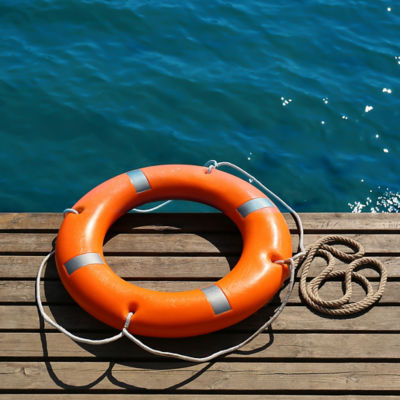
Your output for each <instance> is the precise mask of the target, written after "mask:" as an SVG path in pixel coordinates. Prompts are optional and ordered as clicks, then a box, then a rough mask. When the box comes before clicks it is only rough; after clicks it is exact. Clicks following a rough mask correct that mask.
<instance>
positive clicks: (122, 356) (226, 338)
mask: <svg viewBox="0 0 400 400" xmlns="http://www.w3.org/2000/svg"><path fill="white" fill-rule="evenodd" d="M90 336H91V337H92V338H96V339H99V338H102V337H104V335H102V334H92V335H90ZM207 336H208V337H199V338H186V339H168V340H158V339H149V338H147V339H144V340H145V342H146V343H150V344H152V345H154V346H156V347H157V348H160V349H162V350H169V351H175V352H183V353H185V354H192V355H198V356H200V355H206V354H209V353H211V352H213V351H217V350H221V349H223V348H225V347H226V346H227V345H228V344H229V345H231V344H236V343H240V341H242V340H244V339H245V338H246V337H247V334H246V333H237V332H231V333H214V334H212V335H207ZM44 340H45V342H44V343H43V337H41V335H40V334H39V333H38V332H12V333H11V332H2V333H0V354H1V356H2V357H4V358H8V359H11V358H19V359H21V358H24V357H25V358H27V357H29V358H35V359H39V358H42V357H44V351H46V356H47V357H50V358H53V359H60V358H64V359H76V358H79V359H80V360H81V359H84V358H87V359H101V360H105V359H107V360H109V361H112V360H114V361H117V360H149V359H155V358H157V357H155V356H151V355H149V354H148V353H147V352H144V350H141V349H140V348H138V347H136V346H135V345H133V344H131V343H129V341H128V340H127V339H125V338H124V339H121V340H118V341H117V342H114V343H110V344H107V345H104V346H90V345H87V346H86V345H82V344H79V343H76V342H74V341H73V340H71V339H70V338H68V337H67V336H65V335H63V334H62V333H59V332H47V333H46V334H45V338H44ZM44 344H45V347H44ZM226 358H235V359H237V358H238V359H242V360H255V359H257V360H261V359H268V360H282V359H296V360H297V361H299V360H301V359H302V360H311V359H314V360H320V359H323V360H338V359H339V360H344V359H346V360H350V361H351V360H352V359H357V360H367V361H368V360H370V359H374V360H375V361H376V360H384V361H385V360H387V359H400V342H399V335H398V334H397V333H393V334H392V333H386V334H385V333H359V334H355V333H282V332H280V333H273V334H272V336H271V335H270V334H269V333H263V334H261V335H259V336H258V337H257V338H256V339H254V340H253V341H252V342H250V343H249V344H248V345H246V346H245V347H243V349H242V350H240V351H237V352H235V353H233V354H229V355H228V356H226Z"/></svg>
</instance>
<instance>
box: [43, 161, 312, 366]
mask: <svg viewBox="0 0 400 400" xmlns="http://www.w3.org/2000/svg"><path fill="white" fill-rule="evenodd" d="M205 166H206V167H208V171H207V172H208V173H211V172H212V169H214V168H218V167H221V166H227V167H230V168H233V169H236V170H237V171H239V172H240V173H242V174H243V175H245V176H246V177H247V178H248V179H250V180H251V181H252V182H255V183H256V184H257V185H258V186H260V187H261V188H262V189H263V190H264V191H265V192H267V193H268V194H269V195H271V196H272V197H274V198H275V199H276V200H278V201H279V202H280V203H281V204H282V205H283V206H284V207H286V208H287V210H288V211H289V212H290V213H291V214H292V216H293V217H294V219H295V220H296V223H297V226H298V231H299V249H300V251H301V252H300V253H297V254H296V255H294V256H293V257H291V258H288V259H287V260H278V261H275V263H278V264H288V265H289V270H290V280H289V285H288V290H287V292H286V295H285V298H284V299H283V301H282V303H281V305H280V306H279V307H278V308H277V309H276V311H275V312H274V314H273V315H272V316H271V317H270V318H269V319H268V321H266V322H265V323H264V324H263V325H262V326H261V327H259V328H258V329H257V330H256V331H255V332H254V333H253V334H251V335H250V336H249V337H248V338H247V339H245V340H243V341H242V342H240V343H239V344H237V345H235V346H231V347H228V348H226V349H223V350H219V351H216V352H215V353H212V354H210V355H208V356H205V357H192V356H188V355H185V354H180V353H173V352H168V351H162V350H158V349H155V348H153V347H150V346H148V345H146V344H145V343H143V342H142V341H141V340H140V339H139V338H137V337H136V336H134V335H133V334H131V333H130V332H128V326H129V324H130V321H131V318H132V316H133V315H134V314H133V313H132V312H130V313H128V315H127V317H126V321H125V324H124V327H123V328H122V331H121V332H120V333H118V334H117V335H115V336H111V337H109V338H105V339H98V340H93V339H88V338H83V337H80V336H77V335H74V334H73V333H71V332H69V331H67V330H66V329H65V328H63V327H62V326H61V325H59V324H58V323H57V322H55V321H53V320H52V319H51V318H50V317H49V316H48V315H47V314H46V313H45V311H44V309H43V305H42V300H41V293H40V279H41V275H42V270H43V268H44V266H45V264H46V263H47V261H48V260H49V258H50V257H51V256H52V255H53V254H54V253H55V251H54V250H53V251H51V252H50V253H49V254H48V255H47V256H46V257H45V258H44V259H43V261H42V263H41V265H40V268H39V271H38V274H37V277H36V300H37V304H38V308H39V311H40V314H41V315H42V317H43V319H44V320H45V321H47V322H48V323H49V324H51V325H52V326H54V327H55V328H56V329H58V330H59V331H60V332H62V333H64V334H65V335H67V336H68V337H70V338H71V339H73V340H75V341H76V342H81V343H86V344H94V345H99V344H106V343H110V342H114V341H115V340H118V339H120V338H121V337H122V336H126V337H127V338H128V339H130V340H131V341H132V342H134V343H135V344H136V345H137V346H139V347H140V348H142V349H143V350H145V351H147V352H149V353H151V354H153V355H156V356H161V357H172V358H177V359H180V360H184V361H189V362H208V361H211V360H213V359H215V358H217V357H220V356H223V355H225V354H228V353H232V352H234V351H236V350H239V349H240V348H241V347H243V346H245V345H246V344H247V343H249V342H250V341H252V340H253V339H254V338H255V337H256V336H258V335H259V334H260V333H261V332H263V331H264V330H265V329H266V328H268V327H269V326H270V325H271V324H272V323H273V322H274V321H275V320H276V318H278V316H279V314H280V313H281V312H282V311H283V309H284V308H285V306H286V304H287V302H288V301H289V298H290V295H291V293H292V291H293V287H294V281H295V264H294V260H295V259H297V258H298V257H300V256H302V255H303V254H304V253H305V250H304V231H303V224H302V222H301V219H300V216H299V215H298V214H297V213H296V211H294V210H293V209H292V208H291V207H290V206H289V205H288V204H287V203H286V202H284V201H283V200H282V199H281V198H280V197H279V196H277V195H276V194H275V193H274V192H272V191H271V190H270V189H268V188H267V187H266V186H264V185H263V184H262V183H261V182H260V181H259V180H257V179H256V178H255V177H254V176H252V175H250V174H249V173H248V172H246V171H245V170H243V169H242V168H240V167H238V166H237V165H235V164H232V163H230V162H227V161H222V162H217V161H215V160H211V161H208V162H207V163H206V164H205ZM171 201H172V200H167V201H165V202H164V203H161V204H159V205H158V206H155V207H152V208H150V209H137V208H133V209H132V211H135V212H140V213H146V212H151V211H155V210H157V209H159V208H161V207H164V206H165V205H167V204H168V203H170V202H171ZM68 212H73V213H75V214H77V213H79V212H78V211H76V210H74V209H72V208H67V209H66V210H64V216H65V214H66V213H68Z"/></svg>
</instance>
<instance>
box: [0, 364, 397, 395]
mask: <svg viewBox="0 0 400 400" xmlns="http://www.w3.org/2000/svg"><path fill="white" fill-rule="evenodd" d="M51 369H52V373H53V374H54V375H55V376H56V377H57V381H55V380H54V379H52V378H51V376H50V375H49V373H48V370H47V368H46V365H45V363H43V362H37V361H26V362H20V361H18V362H12V361H4V362H1V363H0V375H1V376H2V380H1V381H0V390H7V389H13V388H15V387H19V388H20V389H29V390H51V389H53V390H54V389H60V388H62V387H64V388H69V389H74V388H75V389H87V390H93V389H103V390H107V389H108V390H110V389H112V390H115V391H125V390H126V389H127V388H130V389H133V390H145V389H150V390H176V391H179V390H205V389H206V390H209V391H221V390H224V391H229V390H231V391H233V390H236V391H239V390H246V389H248V387H249V377H251V389H252V390H253V391H260V390H269V391H274V390H293V389H294V388H295V389H296V390H297V391H301V390H319V391H335V390H343V389H344V388H345V389H346V390H347V391H350V390H354V391H359V390H364V391H366V390H382V391H383V390H392V391H393V390H396V391H399V390H400V364H394V363H384V362H377V363H365V362H358V363H351V362H346V363H345V364H343V363H333V362H330V363H323V362H320V363H318V365H316V364H314V363H310V362H304V363H288V362H274V363H269V364H267V365H265V364H264V363H249V362H246V363H244V362H235V363H232V362H226V361H221V362H218V363H214V364H213V363H211V364H205V365H204V364H198V365H187V364H184V363H179V362H171V363H167V364H165V365H163V367H162V368H160V364H159V363H151V362H134V363H133V362H127V363H123V364H119V363H116V364H114V363H108V362H96V363H93V362H79V363H70V362H62V361H60V362H57V361H54V362H51ZM317 371H318V372H317Z"/></svg>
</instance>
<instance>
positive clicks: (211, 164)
mask: <svg viewBox="0 0 400 400" xmlns="http://www.w3.org/2000/svg"><path fill="white" fill-rule="evenodd" d="M204 166H205V167H208V171H207V172H208V173H211V172H212V170H213V169H214V168H218V167H224V166H226V167H230V168H233V169H235V170H236V171H239V172H240V173H241V174H243V175H244V176H246V177H247V178H248V179H249V180H250V182H251V183H253V182H255V183H256V184H257V185H258V186H259V187H260V188H261V189H263V190H264V191H265V192H267V193H268V194H269V195H270V196H272V197H273V198H274V199H275V200H277V201H279V202H280V203H281V204H282V205H283V206H284V207H285V208H286V209H287V210H288V211H289V212H290V214H291V215H292V216H293V218H294V219H295V221H296V224H297V227H298V231H299V250H300V252H301V253H297V254H296V255H295V256H293V258H292V259H293V260H294V259H296V258H298V257H300V256H302V255H304V254H305V248H304V229H303V223H302V222H301V218H300V216H299V214H297V212H296V211H295V210H294V209H293V208H292V207H290V206H289V204H287V203H286V202H285V201H284V200H282V199H281V198H280V197H279V196H278V195H277V194H275V193H274V192H273V191H272V190H271V189H268V188H267V187H266V186H265V185H263V184H262V183H261V182H260V181H259V180H258V179H257V178H255V177H254V176H253V175H250V174H249V173H248V172H247V171H245V170H244V169H242V168H240V167H238V166H237V165H236V164H232V163H231V162H229V161H220V162H217V161H215V160H210V161H207V162H206V163H205V165H204Z"/></svg>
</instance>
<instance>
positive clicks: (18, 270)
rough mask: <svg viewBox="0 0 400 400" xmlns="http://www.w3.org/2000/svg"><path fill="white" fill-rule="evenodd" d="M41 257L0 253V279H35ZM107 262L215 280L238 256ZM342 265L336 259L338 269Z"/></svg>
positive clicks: (51, 266) (156, 274)
mask: <svg viewBox="0 0 400 400" xmlns="http://www.w3.org/2000/svg"><path fill="white" fill-rule="evenodd" d="M374 258H376V259H377V260H379V261H380V262H382V263H383V264H384V265H385V267H386V269H387V272H388V276H389V277H390V278H396V279H398V278H400V268H399V265H400V258H399V257H394V256H392V257H388V256H374ZM42 260H43V256H42V255H40V256H27V255H18V256H12V255H10V256H0V279H7V278H18V279H34V278H36V274H37V271H38V269H39V266H40V263H41V262H42ZM106 260H107V263H108V265H109V266H110V267H111V268H112V269H113V270H114V272H115V273H116V274H117V275H119V276H121V277H122V278H124V279H152V278H153V279H188V280H191V279H203V280H217V279H219V278H221V277H223V276H225V275H226V274H227V273H228V272H229V270H230V266H231V267H233V266H234V265H235V264H236V262H237V260H238V256H230V257H229V256H228V257H224V256H222V255H218V256H201V257H190V256H168V255H167V256H154V255H148V256H129V255H127V256H111V255H106ZM323 266H324V262H323V261H322V260H319V259H316V260H315V262H314V263H313V266H312V268H311V270H310V276H315V275H316V274H317V273H319V272H320V270H321V268H322V267H323ZM343 267H344V264H343V263H341V262H337V268H338V269H342V268H343ZM363 274H364V275H365V276H367V277H368V278H377V277H378V274H377V273H376V272H375V271H373V270H371V269H365V270H363ZM44 278H45V279H58V274H57V270H56V266H55V262H54V258H50V260H49V263H48V265H47V268H46V270H45V274H44Z"/></svg>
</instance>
